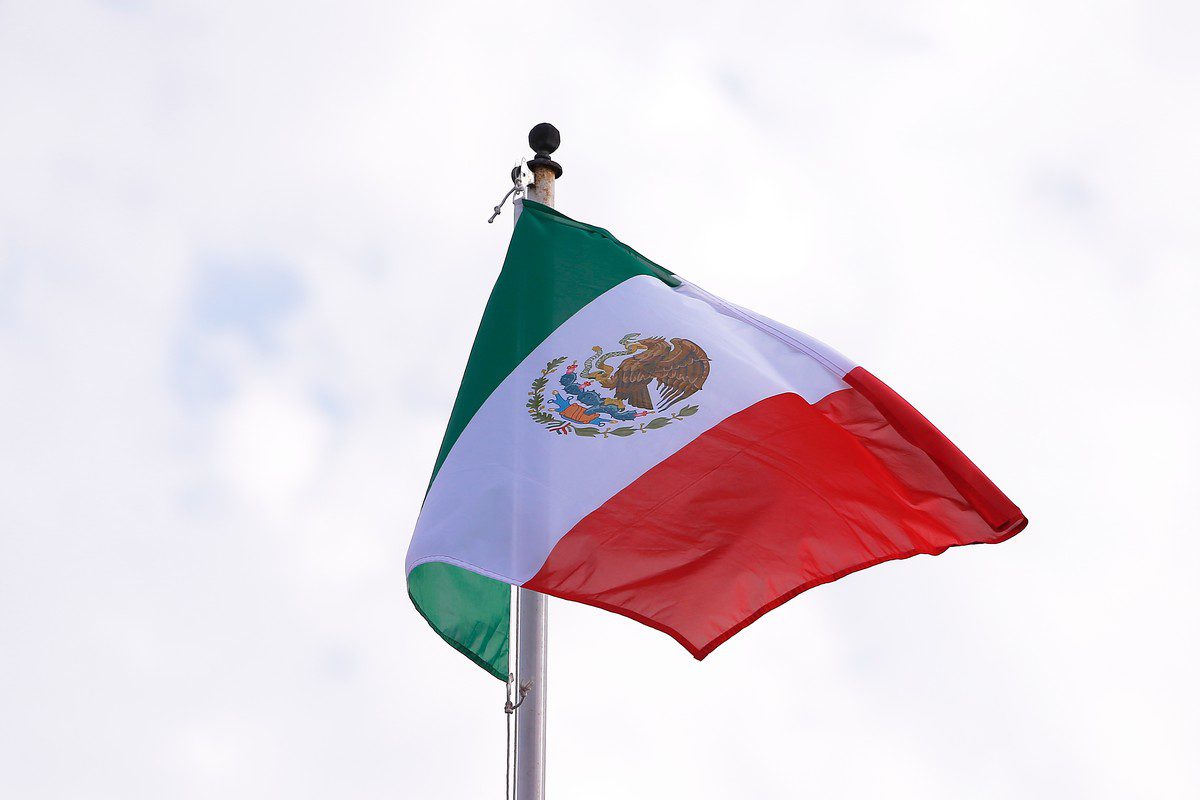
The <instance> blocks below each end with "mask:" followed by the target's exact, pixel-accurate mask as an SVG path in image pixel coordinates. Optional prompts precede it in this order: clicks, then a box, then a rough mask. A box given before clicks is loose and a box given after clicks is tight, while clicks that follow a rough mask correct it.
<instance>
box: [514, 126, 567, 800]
mask: <svg viewBox="0 0 1200 800" xmlns="http://www.w3.org/2000/svg"><path fill="white" fill-rule="evenodd" d="M558 145H559V134H558V128H555V127H554V126H553V125H551V124H550V123H548V122H542V123H540V124H538V125H535V126H534V127H533V129H532V130H530V131H529V146H530V147H531V148H533V151H534V154H535V155H534V157H533V160H531V161H530V162H529V164H528V166H529V169H530V171H532V173H533V185H531V186H530V187H529V188H528V189H527V190H526V192H525V196H526V197H528V198H529V199H530V200H533V201H535V202H538V203H542V204H543V205H547V206H550V207H551V208H553V207H554V181H555V180H556V179H557V178H559V177H561V176H562V167H561V166H559V165H558V164H557V163H556V162H554V161H552V160H551V158H550V154H551V153H553V152H554V151H555V150H557V149H558ZM520 213H521V212H520V208H519V206H518V207H516V210H515V212H514V213H513V224H514V225H515V224H516V220H517V217H518V216H520ZM546 600H547V598H546V596H545V595H544V594H539V593H538V592H531V591H529V590H528V589H521V588H518V589H517V656H516V661H517V687H518V689H519V692H520V694H523V695H524V697H523V698H522V699H521V703H520V707H519V708H517V712H516V713H517V749H516V756H515V759H516V769H515V777H516V800H545V797H546V605H547V604H546Z"/></svg>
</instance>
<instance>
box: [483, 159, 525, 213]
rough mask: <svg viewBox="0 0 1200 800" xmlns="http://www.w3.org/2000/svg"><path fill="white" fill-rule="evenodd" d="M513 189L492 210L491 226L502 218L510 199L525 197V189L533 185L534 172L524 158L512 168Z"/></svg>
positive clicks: (518, 160)
mask: <svg viewBox="0 0 1200 800" xmlns="http://www.w3.org/2000/svg"><path fill="white" fill-rule="evenodd" d="M511 175H512V182H513V185H512V188H511V189H509V190H508V192H507V193H505V195H504V197H501V198H500V202H499V203H497V204H496V206H495V207H494V208H492V215H491V216H490V217H488V224H489V225H491V224H492V223H493V222H495V221H496V217H498V216H500V209H502V208H504V203H505V202H506V201H507V200H508V198H509V197H513V196H516V197H524V195H525V188H526V187H527V186H532V185H533V172H532V170H530V169H529V162H527V161H526V160H525V159H524V158H518V159H517V163H516V164H515V165H514V166H513V168H512V173H511ZM514 202H515V201H514Z"/></svg>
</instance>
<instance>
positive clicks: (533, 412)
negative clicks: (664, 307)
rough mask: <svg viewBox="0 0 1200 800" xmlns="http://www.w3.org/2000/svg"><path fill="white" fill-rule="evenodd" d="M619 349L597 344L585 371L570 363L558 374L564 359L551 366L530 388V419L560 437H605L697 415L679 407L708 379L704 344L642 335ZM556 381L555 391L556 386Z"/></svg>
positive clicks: (693, 407) (692, 409) (622, 341)
mask: <svg viewBox="0 0 1200 800" xmlns="http://www.w3.org/2000/svg"><path fill="white" fill-rule="evenodd" d="M618 344H619V345H620V349H617V350H612V351H609V352H605V350H604V348H603V347H601V346H600V345H595V346H593V347H592V355H590V356H588V357H587V359H585V360H584V362H583V365H582V366H580V364H579V361H578V360H575V361H572V362H571V363H570V364H568V365H567V366H566V368H565V370H564V371H563V373H562V374H561V375H560V374H558V371H559V368H560V367H562V366H563V364H564V363H566V361H567V358H568V357H567V356H560V357H559V358H555V359H553V360H552V361H550V362H549V363H547V364H546V367H545V369H543V370H542V371H541V374H540V375H539V376H538V377H536V378H534V380H533V384H532V385H531V386H530V392H529V401H528V402H527V403H526V404H525V406H526V410H527V411H528V412H529V416H530V418H532V419H533V421H534V422H536V423H538V424H539V425H543V426H545V427H546V429H547V430H551V431H553V432H555V433H558V434H569V433H572V432H573V433H575V434H576V435H578V436H599V437H602V438H608V437H609V436H632V435H633V434H635V433H644V432H646V431H652V430H657V429H659V428H665V427H666V426H667V425H670V424H671V423H672V422H674V421H680V420H682V419H684V418H685V417H690V416H691V415H692V414H695V413H696V412H697V411H699V410H700V407H699V406H698V405H684V406H679V405H678V404H679V403H681V402H682V401H684V400H686V399H688V398H689V397H691V396H692V395H694V394H695V393H696V392H698V391H700V390H701V389H702V388H704V382H705V381H706V380H708V373H709V357H708V354H707V353H705V352H704V350H703V348H701V347H700V345H698V344H696V343H695V342H693V341H691V340H690V339H679V338H674V339H671V340H670V341H669V342H668V341H667V339H666V338H664V337H662V336H650V337H646V338H643V337H642V336H641V334H638V333H628V334H626V335H625V336H622V337H621V339H620V340H619V342H618ZM552 380H553V381H554V382H556V383H557V384H558V385H557V386H553V387H551V386H550V384H551V381H552ZM547 387H550V395H549V397H547V395H546V391H547ZM622 423H629V424H622Z"/></svg>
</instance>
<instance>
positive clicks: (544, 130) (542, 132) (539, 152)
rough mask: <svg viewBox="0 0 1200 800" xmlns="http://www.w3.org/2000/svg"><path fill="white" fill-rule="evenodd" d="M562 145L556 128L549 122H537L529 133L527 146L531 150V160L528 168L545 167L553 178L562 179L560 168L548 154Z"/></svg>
mask: <svg viewBox="0 0 1200 800" xmlns="http://www.w3.org/2000/svg"><path fill="white" fill-rule="evenodd" d="M561 143H562V136H561V135H560V134H559V132H558V128H556V127H554V126H553V125H551V124H550V123H549V122H539V123H538V124H537V125H534V126H533V128H531V129H530V131H529V146H530V147H531V148H533V153H534V156H533V159H532V160H531V161H530V162H529V166H530V168H534V167H539V166H540V167H547V168H548V169H550V170H551V171H552V172H553V173H554V177H555V178H561V177H562V166H561V165H560V164H559V163H558V162H557V161H553V160H551V158H550V154H551V153H553V152H554V151H555V150H557V149H558V146H559V144H561Z"/></svg>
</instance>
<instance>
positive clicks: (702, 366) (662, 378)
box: [654, 339, 709, 411]
mask: <svg viewBox="0 0 1200 800" xmlns="http://www.w3.org/2000/svg"><path fill="white" fill-rule="evenodd" d="M671 344H673V345H675V347H674V349H673V350H671V353H670V355H668V356H667V357H666V358H664V359H663V360H662V361H659V362H658V364H657V365H656V368H655V370H654V377H655V378H656V379H657V380H658V383H659V385H660V386H661V387H663V389H664V391H663V393H662V399H661V401H660V403H659V406H658V410H659V411H665V410H666V409H668V408H670V407H671V406H673V405H675V404H676V403H678V402H679V401H680V400H683V399H685V398H688V397H691V396H692V395H694V394H695V393H696V392H698V391H700V389H701V388H702V387H703V386H704V382H705V381H706V380H708V361H709V359H708V354H707V353H705V352H704V350H703V349H702V348H701V347H700V345H698V344H696V343H695V342H693V341H691V340H690V339H672V340H671Z"/></svg>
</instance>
